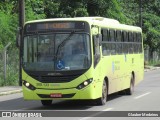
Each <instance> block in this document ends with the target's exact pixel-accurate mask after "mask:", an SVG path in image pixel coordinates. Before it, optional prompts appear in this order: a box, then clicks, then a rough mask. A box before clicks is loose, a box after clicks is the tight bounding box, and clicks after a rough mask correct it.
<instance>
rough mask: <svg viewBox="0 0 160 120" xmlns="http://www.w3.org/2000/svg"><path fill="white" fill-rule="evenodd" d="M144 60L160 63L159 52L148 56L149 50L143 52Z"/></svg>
mask: <svg viewBox="0 0 160 120" xmlns="http://www.w3.org/2000/svg"><path fill="white" fill-rule="evenodd" d="M144 60H145V61H154V62H158V61H160V51H155V52H153V53H152V54H150V52H149V49H146V50H144Z"/></svg>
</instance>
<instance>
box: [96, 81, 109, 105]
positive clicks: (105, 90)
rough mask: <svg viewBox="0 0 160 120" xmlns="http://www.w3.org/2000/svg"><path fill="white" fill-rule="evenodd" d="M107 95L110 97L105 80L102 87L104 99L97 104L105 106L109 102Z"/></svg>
mask: <svg viewBox="0 0 160 120" xmlns="http://www.w3.org/2000/svg"><path fill="white" fill-rule="evenodd" d="M107 95H108V89H107V84H106V81H105V80H104V81H103V86H102V97H100V98H98V99H97V104H98V105H104V104H105V103H106V101H107Z"/></svg>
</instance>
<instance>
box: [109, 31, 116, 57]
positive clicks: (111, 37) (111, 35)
mask: <svg viewBox="0 0 160 120" xmlns="http://www.w3.org/2000/svg"><path fill="white" fill-rule="evenodd" d="M109 41H111V42H112V43H111V51H110V53H111V55H115V54H116V44H115V31H114V30H109Z"/></svg>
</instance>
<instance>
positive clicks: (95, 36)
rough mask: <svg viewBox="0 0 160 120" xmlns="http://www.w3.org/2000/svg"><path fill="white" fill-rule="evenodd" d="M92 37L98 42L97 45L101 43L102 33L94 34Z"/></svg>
mask: <svg viewBox="0 0 160 120" xmlns="http://www.w3.org/2000/svg"><path fill="white" fill-rule="evenodd" d="M93 39H94V40H96V41H98V42H99V46H101V45H102V34H97V35H94V38H93Z"/></svg>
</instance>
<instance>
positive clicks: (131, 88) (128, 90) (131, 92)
mask: <svg viewBox="0 0 160 120" xmlns="http://www.w3.org/2000/svg"><path fill="white" fill-rule="evenodd" d="M125 92H126V95H132V94H133V92H134V76H133V74H132V75H131V80H130V87H129V88H128V89H126V91H125Z"/></svg>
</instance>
